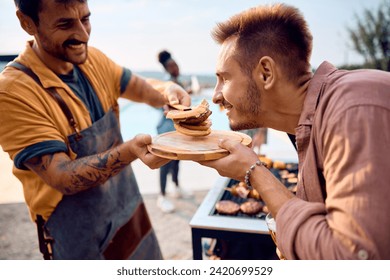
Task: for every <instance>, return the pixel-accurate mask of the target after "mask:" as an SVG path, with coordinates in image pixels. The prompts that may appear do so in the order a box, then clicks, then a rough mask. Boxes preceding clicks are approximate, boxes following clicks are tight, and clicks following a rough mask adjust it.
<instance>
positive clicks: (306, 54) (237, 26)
mask: <svg viewBox="0 0 390 280" xmlns="http://www.w3.org/2000/svg"><path fill="white" fill-rule="evenodd" d="M211 35H212V37H213V39H214V40H215V41H216V42H218V43H219V44H222V43H223V42H224V41H225V40H227V39H229V38H230V37H232V36H235V37H237V41H236V53H235V59H236V60H237V61H238V63H239V64H240V67H241V69H242V70H243V72H244V73H246V74H247V75H249V76H250V75H251V74H252V71H253V69H254V68H255V67H256V65H257V63H258V61H259V59H260V58H261V57H263V56H270V57H272V58H273V59H274V60H275V61H276V63H278V64H279V65H281V66H282V68H283V70H284V73H285V74H286V75H287V77H288V78H289V79H290V80H292V81H294V80H297V79H298V77H299V76H300V75H302V74H304V73H306V72H307V71H308V69H310V61H309V60H310V56H311V51H312V41H313V37H312V35H311V33H310V30H309V28H308V26H307V23H306V21H305V19H304V18H303V16H302V15H301V13H300V12H299V10H298V9H296V8H294V7H292V6H288V5H285V4H275V5H271V6H258V7H254V8H251V9H249V10H246V11H243V12H241V13H239V14H236V15H234V16H232V17H231V18H230V19H228V20H227V21H225V22H221V23H218V24H217V26H216V27H215V28H214V29H213V30H212V33H211Z"/></svg>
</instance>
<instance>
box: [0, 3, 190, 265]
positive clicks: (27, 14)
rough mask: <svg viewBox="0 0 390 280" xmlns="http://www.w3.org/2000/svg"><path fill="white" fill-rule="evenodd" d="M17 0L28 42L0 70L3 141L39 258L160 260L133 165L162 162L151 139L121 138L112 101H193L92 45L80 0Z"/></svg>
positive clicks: (0, 139)
mask: <svg viewBox="0 0 390 280" xmlns="http://www.w3.org/2000/svg"><path fill="white" fill-rule="evenodd" d="M15 4H16V8H17V16H18V18H19V21H20V24H21V26H22V28H23V29H24V30H25V31H26V32H27V33H28V34H30V35H31V36H33V37H34V39H33V40H32V41H30V42H28V43H27V45H26V49H25V50H24V51H23V52H22V53H21V54H20V55H19V56H18V57H17V58H16V59H15V60H14V61H13V62H12V63H11V64H10V65H8V67H6V68H5V70H4V71H3V72H2V73H1V75H0V104H1V106H0V122H1V124H2V125H1V126H0V127H1V128H0V130H1V131H0V144H1V146H2V148H3V149H4V151H6V152H8V153H9V155H10V157H11V159H12V160H13V161H14V164H15V167H14V174H15V175H16V177H18V178H19V179H20V181H21V182H22V184H23V188H24V195H25V199H26V203H27V205H28V207H29V210H30V213H31V217H32V219H33V220H35V221H37V223H38V228H39V237H40V247H41V251H42V252H43V254H44V256H45V258H53V259H161V258H162V255H161V252H160V249H159V246H158V242H157V239H156V236H155V234H154V231H153V229H152V226H151V223H150V220H149V217H148V214H147V212H146V209H145V206H144V203H143V200H142V197H141V195H140V193H139V189H138V185H137V182H136V180H135V176H134V172H133V170H132V168H131V162H132V161H133V160H135V159H137V158H139V159H141V160H142V161H143V162H144V163H145V164H146V165H148V166H149V167H151V168H158V167H160V166H161V165H163V164H165V163H167V162H168V160H165V159H161V158H158V157H155V156H153V155H152V154H150V153H149V152H148V150H147V145H148V144H150V143H151V137H150V136H149V135H137V136H136V137H134V138H133V139H131V140H129V141H126V142H123V140H122V136H121V133H120V128H119V106H118V103H117V99H118V98H119V97H123V98H127V99H130V100H133V101H137V102H144V103H147V104H149V105H151V106H154V107H162V106H163V105H165V104H168V103H171V104H175V103H181V104H184V105H190V102H191V100H190V97H189V96H188V94H187V93H186V92H185V91H184V90H183V89H182V88H180V87H179V86H178V85H176V84H175V83H173V82H160V81H145V80H143V79H141V78H140V77H137V76H136V75H135V74H133V73H131V71H130V70H129V69H127V68H124V67H121V66H119V65H117V64H115V63H114V62H113V61H112V60H110V59H109V58H108V57H107V56H105V55H104V54H103V53H102V52H100V51H99V50H97V49H96V48H93V47H89V46H88V40H89V37H90V32H91V24H90V15H91V13H90V11H89V8H88V4H87V1H86V0H56V1H51V0H29V1H21V0H15ZM134 117H136V116H134Z"/></svg>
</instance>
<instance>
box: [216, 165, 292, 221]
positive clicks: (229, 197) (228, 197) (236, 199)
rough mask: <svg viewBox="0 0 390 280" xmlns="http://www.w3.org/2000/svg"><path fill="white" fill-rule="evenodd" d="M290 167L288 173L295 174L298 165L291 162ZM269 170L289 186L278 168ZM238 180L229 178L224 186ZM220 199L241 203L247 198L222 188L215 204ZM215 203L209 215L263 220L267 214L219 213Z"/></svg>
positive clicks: (229, 185)
mask: <svg viewBox="0 0 390 280" xmlns="http://www.w3.org/2000/svg"><path fill="white" fill-rule="evenodd" d="M290 166H291V168H288V169H287V170H288V171H289V172H290V173H295V174H297V173H298V167H297V165H296V164H293V165H290ZM270 171H271V172H272V173H273V174H274V176H275V177H276V178H278V179H279V180H280V181H281V182H282V183H283V184H284V185H285V186H286V187H290V186H291V185H292V184H290V183H288V182H287V180H285V179H282V177H281V175H280V170H278V169H274V168H271V169H270ZM238 183H239V181H237V180H234V179H230V180H229V183H228V184H227V186H226V188H230V187H231V186H233V185H236V184H238ZM221 200H231V201H233V202H235V203H237V204H239V205H241V204H242V203H244V202H246V201H247V200H248V199H247V198H242V197H239V196H234V195H232V194H231V193H230V192H229V191H227V190H223V191H222V192H221V194H220V196H219V197H218V198H217V200H216V201H215V204H216V203H217V202H218V201H221ZM260 203H262V204H263V205H265V204H264V202H263V201H260ZM215 204H214V207H213V208H212V210H211V213H210V215H211V216H223V217H231V218H237V217H238V218H247V219H260V220H265V216H266V215H267V213H265V212H259V213H258V214H256V215H248V214H245V213H243V212H241V211H238V213H237V214H235V215H229V214H221V213H218V211H217V210H216V209H215Z"/></svg>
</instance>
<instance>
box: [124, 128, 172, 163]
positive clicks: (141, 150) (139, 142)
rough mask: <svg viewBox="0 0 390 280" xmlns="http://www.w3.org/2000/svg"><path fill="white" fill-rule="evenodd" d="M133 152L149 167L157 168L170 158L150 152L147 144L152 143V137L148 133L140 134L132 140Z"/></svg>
mask: <svg viewBox="0 0 390 280" xmlns="http://www.w3.org/2000/svg"><path fill="white" fill-rule="evenodd" d="M130 141H131V142H132V145H131V147H132V150H133V153H134V154H135V155H136V156H137V157H138V158H139V159H140V160H141V161H142V162H143V163H144V164H146V165H147V166H148V167H149V168H151V169H157V168H159V167H161V166H163V165H164V164H167V163H168V162H169V161H170V160H169V159H165V158H161V157H158V156H155V155H153V154H152V153H150V152H149V150H148V148H147V146H148V145H150V144H152V137H151V136H150V135H148V134H138V135H136V136H135V137H134V138H133V139H132V140H130Z"/></svg>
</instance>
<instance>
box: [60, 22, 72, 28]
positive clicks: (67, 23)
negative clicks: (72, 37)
mask: <svg viewBox="0 0 390 280" xmlns="http://www.w3.org/2000/svg"><path fill="white" fill-rule="evenodd" d="M57 27H58V28H60V29H69V28H70V27H72V23H71V22H61V23H59V24H58V25H57Z"/></svg>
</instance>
